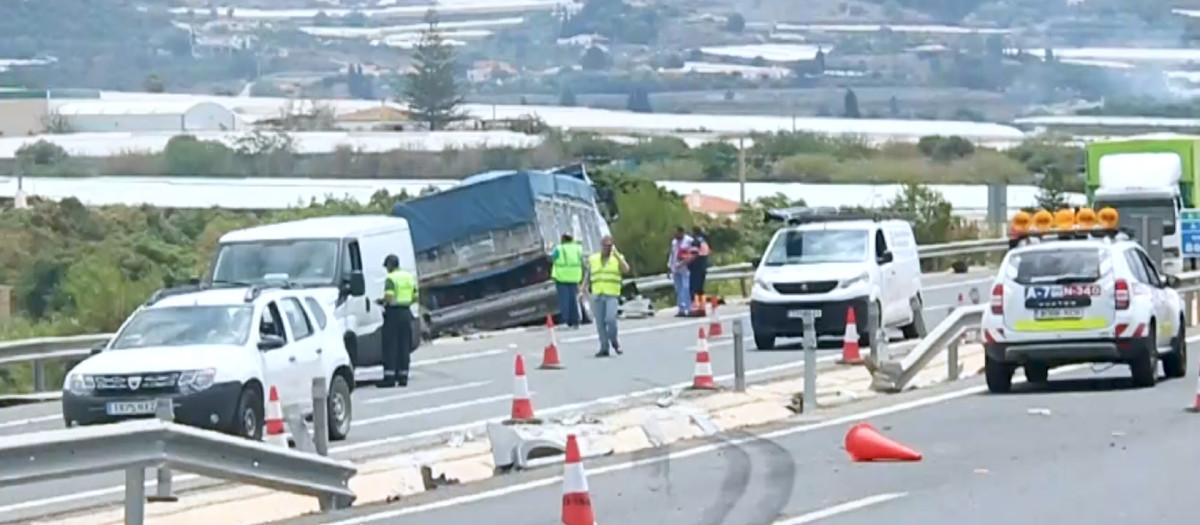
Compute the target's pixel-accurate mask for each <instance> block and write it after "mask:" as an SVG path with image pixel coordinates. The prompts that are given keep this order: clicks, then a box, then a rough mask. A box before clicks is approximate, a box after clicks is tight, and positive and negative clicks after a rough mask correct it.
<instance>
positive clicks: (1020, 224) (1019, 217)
mask: <svg viewBox="0 0 1200 525" xmlns="http://www.w3.org/2000/svg"><path fill="white" fill-rule="evenodd" d="M1031 223H1033V216H1032V215H1030V214H1029V212H1027V211H1019V212H1017V214H1016V215H1014V216H1013V218H1012V224H1011V225H1010V227H1011V228H1010V229H1011V231H1012V232H1013V233H1025V232H1027V231H1029V226H1030V224H1031Z"/></svg>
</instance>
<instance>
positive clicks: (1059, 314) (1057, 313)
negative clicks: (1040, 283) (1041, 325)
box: [1033, 308, 1083, 321]
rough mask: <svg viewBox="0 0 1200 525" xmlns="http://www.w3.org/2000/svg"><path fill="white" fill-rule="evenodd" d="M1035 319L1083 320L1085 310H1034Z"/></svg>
mask: <svg viewBox="0 0 1200 525" xmlns="http://www.w3.org/2000/svg"><path fill="white" fill-rule="evenodd" d="M1033 318H1034V319H1037V320H1038V321H1047V320H1052V319H1082V318H1083V310H1082V309H1079V308H1054V309H1048V310H1034V311H1033Z"/></svg>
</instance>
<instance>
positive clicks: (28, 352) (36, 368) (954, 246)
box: [0, 238, 1008, 393]
mask: <svg viewBox="0 0 1200 525" xmlns="http://www.w3.org/2000/svg"><path fill="white" fill-rule="evenodd" d="M1007 248H1008V239H1006V238H998V239H982V240H972V241H961V242H951V243H942V244H929V245H924V246H918V247H917V253H918V254H919V255H920V257H921V258H922V259H925V258H931V257H947V256H957V255H972V254H977V253H987V252H993V251H998V250H1003V249H1007ZM753 273H754V266H753V265H752V264H750V263H737V264H730V265H725V266H714V267H710V268H709V269H708V277H707V280H708V281H720V280H733V279H748V278H750V277H752V276H753ZM625 282H626V284H629V283H632V284H634V285H636V287H637V289H638V290H639V291H650V290H656V289H661V288H669V287H671V286H672V281H671V276H670V275H667V274H660V275H651V276H646V277H638V278H635V279H629V280H626V281H625ZM113 335H114V334H87V335H77V336H70V337H41V338H36V339H25V340H20V341H7V342H0V366H4V365H7V364H11V363H17V362H32V363H33V383H34V385H33V386H34V392H35V393H40V392H46V391H47V390H48V389H47V386H48V385H46V374H45V364H46V362H48V361H53V360H58V359H68V360H70V359H81V358H84V357H87V355H88V354H89V353H90V351H91V348H92V347H93V346H96V345H99V344H103V343H105V342H107V341H108V340H109V339H111V338H112V337H113ZM52 389H57V385H55V386H54V387H53V388H52Z"/></svg>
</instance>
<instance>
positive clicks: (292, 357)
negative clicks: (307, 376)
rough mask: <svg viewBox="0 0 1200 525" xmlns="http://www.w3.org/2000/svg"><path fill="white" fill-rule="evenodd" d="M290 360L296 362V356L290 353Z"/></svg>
mask: <svg viewBox="0 0 1200 525" xmlns="http://www.w3.org/2000/svg"><path fill="white" fill-rule="evenodd" d="M288 361H289V362H291V363H295V362H296V356H294V355H290V356H288Z"/></svg>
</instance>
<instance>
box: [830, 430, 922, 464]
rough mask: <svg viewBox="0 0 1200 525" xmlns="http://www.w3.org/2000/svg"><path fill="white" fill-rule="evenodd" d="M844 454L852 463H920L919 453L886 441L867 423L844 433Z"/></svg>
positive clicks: (891, 441) (889, 440) (885, 438)
mask: <svg viewBox="0 0 1200 525" xmlns="http://www.w3.org/2000/svg"><path fill="white" fill-rule="evenodd" d="M846 452H847V453H849V454H850V459H853V460H854V461H921V453H920V452H917V451H915V450H913V449H911V448H908V447H906V446H904V445H901V444H900V443H898V442H896V441H893V440H891V439H888V438H887V437H886V436H884V435H883V434H882V433H880V432H879V430H876V429H875V427H873V426H871V425H870V424H869V423H859V424H857V425H854V426H852V427H850V431H849V432H846Z"/></svg>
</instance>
